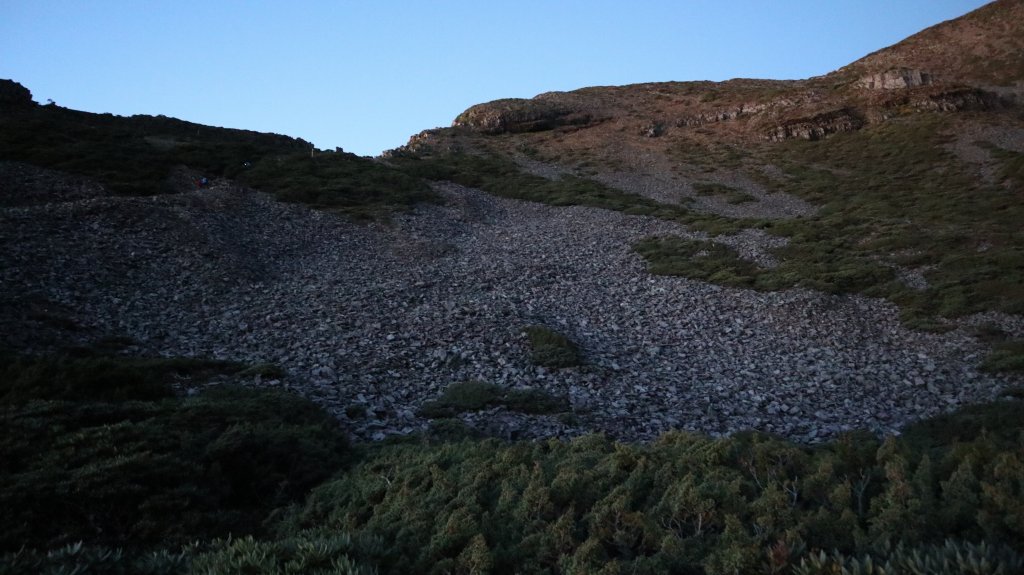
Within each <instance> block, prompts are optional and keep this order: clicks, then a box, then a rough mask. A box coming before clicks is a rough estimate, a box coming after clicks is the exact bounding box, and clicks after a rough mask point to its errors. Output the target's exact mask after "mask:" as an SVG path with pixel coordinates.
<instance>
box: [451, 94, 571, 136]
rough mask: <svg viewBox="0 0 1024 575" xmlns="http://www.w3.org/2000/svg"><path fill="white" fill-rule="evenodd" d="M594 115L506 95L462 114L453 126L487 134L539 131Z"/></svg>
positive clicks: (544, 100)
mask: <svg viewBox="0 0 1024 575" xmlns="http://www.w3.org/2000/svg"><path fill="white" fill-rule="evenodd" d="M590 120H591V116H590V115H589V114H587V113H584V112H580V111H578V110H574V109H572V108H569V107H566V106H564V105H561V104H559V103H556V102H552V101H550V100H546V99H537V98H534V99H530V100H527V99H523V98H507V99H504V100H495V101H493V102H487V103H486V104H477V105H476V106H473V107H471V108H469V109H468V110H466V111H465V112H463V113H461V114H459V116H458V117H457V118H455V121H454V122H453V123H452V126H453V127H468V128H471V129H473V130H476V131H478V132H482V133H484V134H504V133H521V132H539V131H542V130H551V129H553V128H556V127H558V126H565V125H582V124H587V123H589V122H590Z"/></svg>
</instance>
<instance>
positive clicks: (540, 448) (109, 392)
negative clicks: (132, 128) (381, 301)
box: [0, 357, 1024, 574]
mask: <svg viewBox="0 0 1024 575" xmlns="http://www.w3.org/2000/svg"><path fill="white" fill-rule="evenodd" d="M119 363H123V365H118V364H119ZM3 365H4V369H3V371H2V372H0V375H2V377H3V386H4V387H3V389H4V390H5V391H7V390H9V389H17V390H18V393H17V394H11V393H5V395H4V396H3V397H4V401H3V403H2V406H3V409H4V417H3V419H2V420H0V424H2V426H3V430H2V432H3V433H2V436H0V437H2V439H0V461H2V462H3V466H2V468H0V476H2V477H0V479H2V483H0V484H2V485H3V488H2V490H0V505H2V507H3V509H4V510H5V518H4V521H3V522H2V523H0V525H2V530H0V545H2V549H3V550H4V551H5V552H7V555H5V556H3V557H2V558H0V572H4V573H8V572H10V573H16V572H45V571H46V570H47V569H57V568H58V567H61V566H63V567H64V568H66V570H67V571H72V570H73V569H74V568H79V569H83V570H84V569H91V571H88V572H110V573H120V572H124V573H186V572H196V573H242V572H245V573H268V574H269V573H369V572H373V570H374V569H376V570H377V572H381V573H451V572H464V573H508V572H522V573H567V572H587V573H591V572H592V573H598V572H600V573H668V572H678V573H695V574H700V573H707V574H727V573H832V572H835V571H834V570H833V569H834V568H835V566H836V565H845V566H847V567H850V566H852V565H853V561H854V559H855V558H856V560H857V561H858V564H861V563H863V561H864V560H865V558H871V560H872V561H874V562H877V563H884V562H885V561H887V560H890V561H892V562H893V565H894V566H895V565H897V564H899V565H904V564H907V565H909V564H910V563H906V562H908V561H912V560H913V561H925V562H933V563H935V562H938V563H941V562H942V561H943V560H945V559H946V558H948V557H950V556H952V555H955V554H956V552H959V553H960V554H961V556H963V557H974V560H980V559H979V557H980V558H986V559H987V560H988V561H989V562H990V564H991V565H990V567H992V569H989V570H979V571H977V572H979V573H995V572H996V571H995V570H994V568H995V567H996V566H998V565H999V564H1000V563H999V562H1002V563H1001V564H1002V565H1003V567H1004V569H1007V568H1011V570H1009V571H1004V572H1012V567H1013V566H1014V565H1017V564H1018V563H1016V562H1019V561H1020V560H1021V555H1020V554H1019V553H1020V550H1021V549H1024V447H1022V446H1024V441H1022V440H1024V410H1021V409H1020V402H1019V401H1013V400H1008V401H1001V402H996V403H993V404H990V405H984V406H974V407H970V408H965V409H963V410H961V411H959V412H957V413H953V414H949V415H944V416H941V417H938V418H935V419H931V420H927V421H923V422H920V423H918V424H915V425H912V426H910V427H909V428H908V429H906V431H905V433H904V435H903V436H902V437H900V438H889V439H886V440H884V441H879V440H878V439H876V438H875V437H873V436H871V435H869V434H864V433H849V434H846V435H844V436H842V437H840V438H839V439H837V440H835V441H833V442H832V443H829V444H824V445H820V446H816V447H807V446H801V445H797V444H793V443H790V442H787V441H784V440H781V439H777V438H773V437H769V436H765V435H760V434H757V433H743V434H738V435H735V436H733V437H730V438H722V439H712V438H707V437H703V436H700V435H695V434H687V433H669V434H666V435H664V436H662V437H661V438H660V439H659V440H658V441H656V442H654V443H652V444H649V445H621V444H617V443H614V442H612V441H609V440H607V439H605V438H603V437H600V436H587V437H582V438H579V439H576V440H573V441H569V442H566V441H557V440H551V441H547V442H541V443H528V442H521V443H507V442H500V441H496V440H468V439H457V438H456V437H455V436H453V437H452V438H451V440H450V441H445V440H443V439H439V437H438V436H437V435H435V436H433V437H432V438H431V439H429V440H427V439H426V438H424V440H422V441H419V440H416V439H411V440H405V441H402V442H397V443H390V444H387V443H386V444H382V445H378V446H374V447H369V446H368V447H365V448H362V449H359V450H356V451H352V450H350V449H349V447H348V446H347V443H346V442H345V440H344V438H343V436H342V435H341V434H340V433H339V432H338V430H337V428H336V423H335V422H334V421H333V420H332V419H331V418H330V417H329V416H327V415H326V414H324V413H323V412H321V411H319V410H318V409H317V408H315V407H314V406H312V405H311V404H309V403H308V402H306V401H304V400H300V399H298V398H295V397H293V396H289V395H287V394H282V393H269V392H259V391H253V390H243V389H238V388H232V387H227V386H214V387H210V388H207V389H206V390H204V391H203V392H202V393H200V394H199V395H197V396H195V397H177V396H175V395H174V394H173V393H171V392H170V391H169V390H165V391H162V392H160V393H158V391H159V390H161V389H164V388H163V387H162V386H163V385H164V384H165V383H166V380H165V378H166V377H167V375H168V374H169V373H173V374H177V375H176V377H186V376H187V375H186V374H191V376H193V377H197V378H199V377H200V375H201V374H206V375H210V374H212V373H218V370H226V373H235V370H237V367H238V366H231V367H228V366H226V365H215V364H214V365H212V364H210V363H208V362H192V361H191V360H176V361H175V362H172V363H171V364H169V365H167V366H165V365H161V364H160V363H159V362H150V363H145V362H140V361H135V360H114V359H111V358H106V359H102V358H94V357H93V358H85V359H69V358H65V359H61V360H57V361H55V360H53V359H51V358H47V359H38V360H33V359H31V358H19V359H12V358H8V359H6V360H5V361H4V364H3ZM51 365H53V366H56V367H52V368H49V367H47V368H46V369H44V366H51ZM170 365H174V367H173V368H172V367H170ZM47 369H48V370H49V371H47ZM190 370H191V371H190ZM124 373H130V374H131V376H130V377H128V376H125V375H124ZM47 379H52V380H54V381H50V382H47ZM29 381H35V382H36V383H37V384H38V385H39V387H40V392H39V394H38V395H37V396H35V397H34V396H33V394H32V393H31V388H30V387H27V384H26V382H29ZM12 382H15V383H12ZM75 382H87V383H83V384H82V385H84V386H85V389H88V390H90V391H89V393H94V392H95V393H97V396H96V397H95V398H92V399H89V398H86V397H84V395H85V394H83V393H80V391H82V390H76V389H75V388H76V386H77V385H79V384H77V383H75ZM491 392H494V393H491ZM515 397H517V398H514V394H512V393H509V392H508V391H507V390H506V391H501V390H495V389H492V388H491V387H489V386H488V385H487V384H470V385H460V386H453V388H450V389H449V390H448V391H447V392H446V393H445V394H444V395H443V396H442V398H440V399H439V401H438V402H437V404H436V405H435V406H434V407H435V408H437V411H438V413H439V414H441V415H451V414H457V413H458V412H460V411H461V410H464V409H466V410H468V409H480V408H486V407H487V406H491V405H494V404H493V403H492V402H493V401H495V398H497V400H498V401H502V402H507V403H508V404H510V405H516V404H518V405H530V406H535V405H537V402H536V401H535V400H536V398H530V399H524V397H525V396H523V397H519V396H515ZM531 409H532V408H531ZM441 412H444V413H441ZM440 421H448V420H440ZM311 488H312V489H313V490H312V492H310V491H309V490H310V489H311ZM303 500H304V502H303ZM296 503H298V504H299V506H297V507H295V506H294V505H295V504H296ZM229 534H231V535H233V536H232V537H231V538H230V539H229V538H227V536H228V535H229ZM947 539H951V540H952V541H954V542H952V543H946V542H945V541H946V540H947ZM75 541H83V542H84V543H83V544H82V545H72V546H70V547H68V546H67V545H69V544H72V543H73V542H75ZM189 542H193V543H194V544H191V545H186V546H184V547H182V546H181V545H185V544H187V543H189ZM980 542H984V544H983V545H980V544H979V543H980ZM897 544H898V545H899V546H898V547H894V546H896V545H897ZM22 547H25V549H22ZM1014 550H1017V551H1014ZM1008 566H1009V567H1008ZM850 572H859V571H853V570H851V571H850ZM887 572H896V573H900V572H904V573H911V572H913V571H911V570H909V569H907V568H904V570H902V571H900V570H897V569H896V567H893V568H892V569H890V570H888V571H887ZM932 572H937V573H957V572H960V571H957V570H955V569H954V570H945V571H944V570H941V569H939V570H933V571H932Z"/></svg>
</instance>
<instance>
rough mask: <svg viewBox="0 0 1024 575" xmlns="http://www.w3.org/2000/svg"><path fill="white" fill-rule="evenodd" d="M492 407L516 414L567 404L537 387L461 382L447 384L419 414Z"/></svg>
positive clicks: (444, 414) (431, 415)
mask: <svg viewBox="0 0 1024 575" xmlns="http://www.w3.org/2000/svg"><path fill="white" fill-rule="evenodd" d="M492 407H504V408H506V409H508V410H510V411H518V412H520V413H559V412H563V411H567V410H568V409H569V404H568V402H567V401H566V400H565V399H562V398H558V397H555V396H552V395H551V394H549V393H546V392H544V391H541V390H536V389H506V388H503V387H501V386H499V385H495V384H493V383H486V382H482V381H464V382H459V383H453V384H451V385H449V386H448V387H447V388H445V390H444V392H443V393H442V394H441V396H440V397H438V398H437V399H434V400H431V401H428V402H427V403H425V404H424V405H423V407H421V408H420V410H419V414H420V415H421V416H423V417H429V418H432V419H439V418H451V417H455V416H456V415H458V414H460V413H466V412H470V411H480V410H481V409H489V408H492Z"/></svg>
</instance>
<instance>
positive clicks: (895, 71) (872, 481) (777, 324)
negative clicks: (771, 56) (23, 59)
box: [0, 0, 1024, 574]
mask: <svg viewBox="0 0 1024 575" xmlns="http://www.w3.org/2000/svg"><path fill="white" fill-rule="evenodd" d="M1022 38H1024V0H1014V1H1007V0H999V1H997V2H993V3H992V4H989V5H987V6H985V7H983V8H981V9H979V10H977V11H975V12H973V13H971V14H968V15H965V16H964V17H962V18H959V19H956V20H953V21H950V22H945V23H942V24H939V25H937V26H934V27H932V28H929V29H927V30H924V31H922V32H921V33H919V34H916V35H914V36H911V37H910V38H908V39H906V40H904V41H903V42H900V43H898V44H896V45H894V46H891V47H888V48H885V49H882V50H880V51H878V52H875V53H873V54H870V55H868V56H866V57H865V58H863V59H861V60H858V61H857V62H854V63H851V64H850V65H848V66H845V67H843V68H841V69H839V70H837V71H835V72H833V73H831V74H827V75H825V76H821V77H816V78H810V79H806V80H796V81H776V80H755V79H735V80H730V81H727V82H720V83H715V82H664V83H649V84H638V85H631V86H620V87H593V88H583V89H580V90H576V91H572V92H552V93H546V94H541V95H539V96H537V97H535V98H532V99H506V100H498V101H495V102H489V103H482V104H479V105H476V106H473V107H471V108H469V109H468V110H466V111H465V112H464V113H462V114H460V115H459V116H458V117H457V118H455V119H454V121H453V125H452V126H451V127H449V128H438V129H432V130H426V131H424V132H422V133H420V134H417V135H415V136H413V137H412V138H411V139H410V141H409V143H408V144H407V145H406V146H404V147H402V148H399V149H396V150H392V151H390V152H388V153H386V154H384V156H383V157H381V158H373V159H371V158H363V157H357V156H354V155H352V154H347V153H345V152H343V151H341V150H340V149H339V150H334V151H325V150H316V149H314V148H313V147H312V146H311V145H310V144H309V143H308V142H305V141H303V140H300V139H295V138H291V137H288V136H283V135H277V134H261V133H256V132H250V131H245V130H229V129H224V128H217V127H212V126H204V125H199V124H194V123H190V122H186V121H182V120H177V119H173V118H167V117H163V116H157V117H151V116H132V117H119V116H113V115H110V114H91V113H85V112H79V111H75V110H69V109H65V108H61V107H59V106H55V105H52V104H51V105H39V104H37V103H35V102H34V101H33V100H32V96H31V93H30V92H29V91H28V90H27V89H26V88H25V87H23V86H21V85H20V84H17V83H16V82H14V81H10V80H0V398H2V400H0V403H2V406H3V408H4V413H5V416H4V418H3V423H2V426H3V430H2V431H3V433H0V436H2V437H3V440H2V442H0V461H3V464H2V466H0V481H2V484H3V485H4V487H3V488H0V508H3V509H5V510H8V511H7V513H8V518H7V519H6V520H0V554H4V553H6V555H2V556H0V573H6V572H11V573H18V572H26V573H27V572H45V571H46V569H53V570H56V569H58V568H59V567H65V568H67V569H68V570H69V571H70V570H72V569H73V568H74V567H75V566H78V567H79V568H85V567H87V568H88V569H91V570H92V571H88V572H107V571H104V570H103V569H110V570H114V569H115V567H116V569H120V570H121V571H123V572H141V573H186V572H195V573H221V572H223V573H235V572H252V573H368V572H387V573H409V572H416V573H422V572H430V573H454V572H458V573H486V572H494V573H505V572H529V573H534V572H536V573H590V572H602V573H626V572H630V573H637V572H640V573H666V572H681V573H708V574H726V573H800V574H810V573H834V572H839V571H840V570H841V569H843V568H846V569H848V571H844V572H856V573H874V572H876V571H874V570H872V569H871V568H869V567H864V563H865V562H866V561H867V559H868V558H870V560H871V561H873V562H875V563H878V564H882V563H886V562H888V563H887V567H886V571H885V572H886V573H914V572H936V573H954V572H977V573H1000V572H1001V573H1013V572H1019V570H1020V569H1022V568H1024V567H1022V566H1024V555H1022V554H1024V515H1022V509H1024V505H1022V497H1024V483H1022V481H1024V451H1022V450H1021V445H1022V442H1021V438H1022V437H1024V436H1022V435H1021V434H1022V433H1024V420H1022V416H1021V413H1022V412H1021V410H1020V398H1021V396H1022V390H1024V236H1022V235H1021V233H1020V230H1019V228H1020V222H1021V221H1024V92H1022V86H1024V51H1022V48H1024V46H1022V44H1024V40H1022ZM76 541H82V542H84V546H82V547H75V546H74V543H75V542H76ZM197 541H198V542H199V543H197V544H196V545H194V546H187V545H188V544H189V543H190V542H197ZM67 545H71V546H70V547H65V546H67ZM118 548H120V549H121V551H116V552H115V551H113V549H118ZM19 549H21V551H19ZM855 558H856V559H855ZM855 560H856V561H857V563H856V564H855V563H854V561H855ZM984 561H987V562H988V563H984ZM968 564H970V565H973V567H970V568H969V567H965V565H968ZM858 569H859V570H858ZM970 569H974V570H973V571H971V570H970ZM999 569H1002V571H999ZM114 572H116V571H114Z"/></svg>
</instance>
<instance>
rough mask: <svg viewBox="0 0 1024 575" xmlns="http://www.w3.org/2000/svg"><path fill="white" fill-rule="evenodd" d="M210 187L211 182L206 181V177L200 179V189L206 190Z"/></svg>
mask: <svg viewBox="0 0 1024 575" xmlns="http://www.w3.org/2000/svg"><path fill="white" fill-rule="evenodd" d="M209 185H210V180H208V179H206V176H203V177H202V178H199V187H200V188H205V187H206V186H209Z"/></svg>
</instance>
